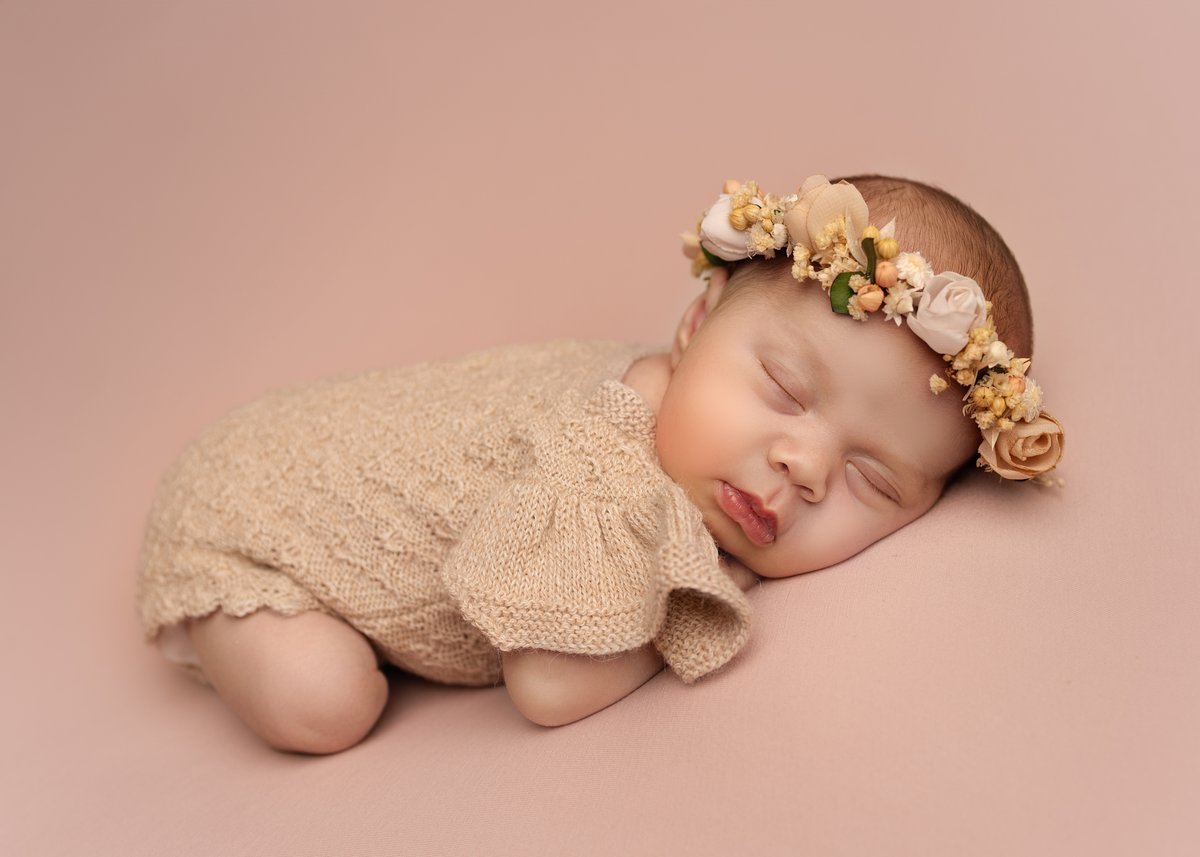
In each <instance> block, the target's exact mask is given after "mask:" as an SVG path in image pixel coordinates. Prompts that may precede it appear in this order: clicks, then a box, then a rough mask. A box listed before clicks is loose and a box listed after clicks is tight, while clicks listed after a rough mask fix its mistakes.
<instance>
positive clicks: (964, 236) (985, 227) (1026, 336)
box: [731, 173, 1033, 357]
mask: <svg viewBox="0 0 1200 857" xmlns="http://www.w3.org/2000/svg"><path fill="white" fill-rule="evenodd" d="M842 180H845V181H847V182H849V183H850V184H852V185H854V186H855V187H856V188H857V189H858V191H859V193H861V194H862V195H863V199H864V200H865V201H866V203H867V208H868V210H869V211H870V214H871V223H872V224H874V225H875V226H883V225H885V224H886V223H887V222H888V221H889V220H891V219H892V218H893V217H894V218H896V240H897V241H898V242H899V244H900V250H901V252H904V251H916V252H920V253H921V255H922V256H924V257H925V258H926V260H928V262H929V264H930V265H932V266H933V270H934V272H935V273H937V272H940V271H955V272H957V273H959V274H963V275H964V276H967V277H970V278H971V279H973V280H975V282H977V283H979V286H980V288H982V289H983V294H984V296H985V297H986V298H987V299H988V300H989V301H991V302H992V312H991V314H992V318H993V319H994V320H995V322H996V334H997V336H999V338H1000V339H1002V340H1004V342H1005V344H1006V345H1008V347H1009V348H1011V349H1012V350H1013V353H1014V354H1016V355H1017V356H1018V357H1032V356H1033V312H1032V308H1031V306H1030V303H1029V291H1028V289H1027V288H1026V286H1025V277H1024V276H1023V275H1022V273H1021V268H1020V266H1019V265H1018V264H1017V260H1016V257H1015V256H1013V253H1012V251H1011V250H1010V249H1009V248H1008V245H1007V244H1006V243H1004V239H1003V238H1001V237H1000V233H998V232H997V231H996V230H995V229H994V228H993V227H992V225H991V224H990V223H988V222H987V221H986V220H984V219H983V217H982V216H981V215H980V214H979V213H978V212H977V211H975V209H973V208H971V206H969V205H967V204H966V203H965V202H963V201H962V200H960V199H958V198H957V197H955V196H954V195H952V194H950V193H947V192H946V191H944V190H942V189H941V188H939V187H934V186H933V185H929V184H925V183H923V182H918V181H914V180H912V179H902V178H897V177H895V176H883V175H878V174H875V173H870V174H864V175H857V176H844V177H839V178H835V179H831V180H830V181H831V182H832V183H834V184H837V182H839V181H842ZM781 257H783V258H781ZM751 261H754V262H755V264H753V265H746V264H745V263H738V265H737V266H736V268H735V270H738V271H739V273H740V270H739V269H742V268H747V269H751V270H747V271H745V274H750V275H751V278H753V279H758V276H756V275H767V276H772V275H775V274H776V273H779V272H781V271H782V270H783V269H784V267H785V265H786V267H787V269H788V270H789V271H790V268H791V258H790V257H786V256H785V254H783V253H782V252H780V253H777V254H776V257H775V258H774V259H771V260H757V259H755V260H751ZM760 261H761V262H766V264H759V263H760ZM776 268H778V269H780V271H778V272H777V271H776ZM745 274H743V277H744V276H745ZM743 277H739V278H738V279H739V280H741V279H743ZM731 284H732V283H731Z"/></svg>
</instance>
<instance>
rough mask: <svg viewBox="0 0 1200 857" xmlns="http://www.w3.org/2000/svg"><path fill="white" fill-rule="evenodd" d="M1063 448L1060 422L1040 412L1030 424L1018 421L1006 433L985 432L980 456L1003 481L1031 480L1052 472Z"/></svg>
mask: <svg viewBox="0 0 1200 857" xmlns="http://www.w3.org/2000/svg"><path fill="white" fill-rule="evenodd" d="M1065 445H1066V437H1065V436H1064V435H1063V427H1062V423H1060V422H1059V421H1058V420H1057V419H1055V418H1054V417H1052V416H1050V414H1048V413H1046V412H1045V411H1042V413H1041V415H1040V416H1039V417H1038V418H1037V419H1036V420H1034V421H1033V422H1030V423H1026V422H1018V423H1017V424H1016V425H1014V426H1013V427H1012V428H1011V429H1009V430H1008V431H1003V432H1002V431H1000V430H999V429H996V428H989V429H985V430H984V431H983V442H982V443H981V444H979V457H980V458H982V459H983V460H984V461H985V462H986V463H987V465H988V466H989V467H991V468H992V470H994V471H995V472H996V473H998V474H1000V475H1001V476H1003V477H1004V478H1005V479H1032V478H1033V477H1034V476H1037V475H1038V474H1041V473H1046V472H1047V471H1050V470H1053V469H1054V467H1055V466H1056V465H1057V464H1058V461H1059V459H1060V458H1062V453H1063V447H1064V446H1065Z"/></svg>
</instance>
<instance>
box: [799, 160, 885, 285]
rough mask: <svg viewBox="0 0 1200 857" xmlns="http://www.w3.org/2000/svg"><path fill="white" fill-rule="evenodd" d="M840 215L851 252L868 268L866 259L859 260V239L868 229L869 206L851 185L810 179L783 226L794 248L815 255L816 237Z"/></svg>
mask: <svg viewBox="0 0 1200 857" xmlns="http://www.w3.org/2000/svg"><path fill="white" fill-rule="evenodd" d="M839 214H842V215H845V217H846V238H847V241H848V244H849V248H850V252H851V254H853V255H854V258H855V259H858V261H859V263H860V264H862V265H863V266H865V265H866V258H865V257H863V258H859V257H860V256H862V247H861V246H860V242H861V239H860V238H859V236H860V235H862V231H863V230H864V229H866V228H867V216H868V215H867V203H866V201H865V200H864V199H863V198H862V194H861V193H859V192H858V188H856V187H855V186H854V185H852V184H850V183H849V182H847V181H844V180H843V181H840V182H838V183H837V184H830V183H829V179H827V178H825V176H822V175H815V176H809V177H808V178H806V179H805V180H804V183H803V184H802V185H800V190H799V191H798V196H797V199H796V203H795V204H794V205H793V206H792V207H791V208H790V209H788V210H787V211H786V212H784V215H783V225H784V226H786V227H787V231H788V235H789V236H790V237H791V239H792V243H793V244H803V245H804V247H805V248H806V249H807V250H808V251H809V253H812V252H813V251H814V250H815V249H816V247H817V236H818V235H820V234H821V233H822V232H823V231H824V230H825V225H826V224H827V223H829V222H830V221H833V220H837V217H838V215H839ZM880 234H882V233H880Z"/></svg>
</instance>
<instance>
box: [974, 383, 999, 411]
mask: <svg viewBox="0 0 1200 857" xmlns="http://www.w3.org/2000/svg"><path fill="white" fill-rule="evenodd" d="M994 398H996V394H995V393H993V392H992V388H991V387H976V388H975V389H974V390H972V391H971V401H972V402H974V403H975V404H976V405H977V406H978V407H981V408H990V407H991V406H992V399H994Z"/></svg>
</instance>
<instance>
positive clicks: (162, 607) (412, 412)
mask: <svg viewBox="0 0 1200 857" xmlns="http://www.w3.org/2000/svg"><path fill="white" fill-rule="evenodd" d="M655 350H657V349H654V348H649V347H642V346H636V345H629V344H625V343H617V342H579V341H568V340H563V341H556V342H549V343H542V344H536V345H508V346H501V347H497V348H492V349H488V350H485V351H477V352H474V353H472V354H468V355H466V356H465V357H461V358H458V359H454V360H441V361H427V362H424V363H418V364H415V365H410V366H406V367H401V368H390V369H383V370H373V371H367V372H363V373H359V374H354V375H348V376H336V377H332V378H328V379H325V380H321V381H317V382H314V383H308V384H304V385H301V386H296V387H290V388H285V389H281V390H277V391H274V392H271V393H268V394H267V395H264V396H262V397H261V398H258V399H255V400H253V401H251V402H249V403H248V404H244V405H242V406H240V407H237V408H235V409H234V410H232V411H230V412H229V413H228V414H226V415H225V416H224V417H223V418H221V419H220V420H218V421H217V422H216V423H215V424H213V425H212V426H211V427H209V428H208V429H206V430H205V431H204V432H202V433H201V434H200V435H199V436H198V437H196V438H195V439H194V440H192V441H191V443H189V444H188V445H187V446H186V447H185V449H184V450H183V452H182V453H181V454H180V455H179V457H178V458H177V459H176V460H175V462H174V463H173V464H172V465H171V467H170V468H169V469H168V471H167V472H166V474H165V476H164V477H163V479H162V481H161V483H160V484H159V486H158V490H157V492H156V494H155V497H154V501H153V503H152V505H151V508H150V512H149V515H148V517H147V521H146V533H145V541H144V543H143V545H142V550H141V553H140V556H139V560H138V580H137V608H138V611H139V614H140V618H141V625H142V629H143V633H144V635H145V639H146V641H147V642H148V643H156V644H158V645H159V646H160V647H161V649H162V651H163V653H164V655H166V657H168V658H169V659H171V660H173V661H175V662H176V663H178V664H180V666H182V667H184V668H185V669H187V670H188V671H189V672H190V673H191V674H192V675H194V676H195V677H196V678H199V679H200V680H201V681H204V682H206V683H207V679H206V678H205V677H204V675H203V673H202V671H201V670H200V667H199V665H198V663H197V662H196V659H195V653H194V651H192V650H191V646H190V642H189V641H188V639H187V636H186V634H185V633H184V631H183V626H182V625H180V624H179V623H180V622H182V621H183V620H184V619H186V618H188V617H203V616H206V615H208V614H209V613H211V612H212V611H213V610H216V609H221V610H223V611H224V612H226V613H228V614H230V615H232V616H244V615H246V614H248V613H251V612H253V611H254V610H257V609H259V608H261V607H270V608H272V609H274V610H276V611H278V612H280V613H283V614H286V615H292V614H295V613H298V612H300V611H304V610H320V611H323V612H325V613H329V614H332V615H334V616H338V617H340V618H341V619H343V620H345V621H346V622H348V623H349V624H350V625H351V626H353V627H354V628H356V629H357V630H359V631H360V632H362V633H363V634H364V635H365V636H366V637H367V638H368V639H369V640H370V641H371V644H372V646H373V647H374V648H375V649H376V651H377V652H378V653H379V654H380V655H381V656H382V657H383V659H384V660H385V661H387V662H388V663H390V664H393V665H395V666H397V667H399V668H401V669H403V670H406V671H409V672H411V673H414V674H416V675H419V676H422V677H424V678H427V679H430V680H432V681H437V682H443V683H447V684H460V685H494V684H498V683H500V682H501V681H502V680H503V676H502V674H501V660H500V652H501V651H511V650H514V649H521V648H539V649H550V650H554V651H561V652H571V653H575V654H589V655H606V654H613V653H617V652H622V651H627V650H629V649H634V648H637V647H639V646H641V645H644V644H646V643H649V642H653V644H654V646H655V647H656V649H657V650H658V651H659V652H660V653H661V654H662V656H663V658H664V660H665V661H666V663H667V665H668V666H669V667H670V668H671V669H672V670H673V671H674V672H675V673H676V674H677V675H678V676H679V677H680V678H681V679H682V680H683V681H684V682H685V683H688V684H691V683H692V682H694V681H696V680H697V679H698V678H700V677H701V676H704V675H706V674H708V673H710V672H712V671H713V670H716V669H717V668H719V667H721V666H723V665H725V664H726V663H727V662H728V661H729V660H730V659H731V658H733V656H734V655H735V654H737V652H738V651H739V650H740V649H741V648H742V646H743V645H744V643H745V642H746V640H747V639H748V637H749V633H750V605H749V602H748V601H747V600H746V597H745V594H744V593H743V592H742V591H741V590H740V589H739V588H738V586H737V585H736V584H735V583H734V582H733V580H732V578H731V577H730V576H729V575H728V574H726V573H725V572H724V571H723V570H722V569H721V567H720V565H719V564H718V558H717V547H716V544H715V542H714V541H713V539H712V536H711V535H710V534H709V532H708V531H707V530H706V529H705V527H704V524H703V521H702V518H701V515H700V510H699V509H698V508H697V507H696V506H695V504H694V503H692V502H691V501H690V500H689V499H688V498H687V496H686V495H685V494H684V492H683V489H682V488H681V487H680V486H679V485H678V484H676V483H675V482H674V481H672V480H671V479H670V477H668V476H667V474H666V473H664V472H663V470H662V468H661V466H660V465H659V462H658V458H657V455H656V453H655V449H654V420H655V418H654V413H653V411H652V410H651V409H650V407H649V406H648V405H647V404H646V403H645V401H644V400H643V399H642V398H641V396H640V395H639V394H638V393H637V392H636V391H634V390H633V389H632V388H630V387H628V386H627V385H625V384H623V383H621V381H620V380H619V379H620V378H621V377H622V376H623V375H624V373H625V371H626V369H628V367H629V366H630V365H631V364H632V363H633V362H634V361H635V360H636V359H637V358H639V357H641V356H643V355H645V354H649V353H651V352H652V351H655Z"/></svg>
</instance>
